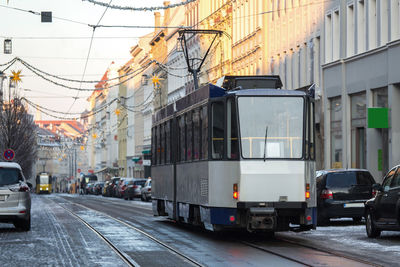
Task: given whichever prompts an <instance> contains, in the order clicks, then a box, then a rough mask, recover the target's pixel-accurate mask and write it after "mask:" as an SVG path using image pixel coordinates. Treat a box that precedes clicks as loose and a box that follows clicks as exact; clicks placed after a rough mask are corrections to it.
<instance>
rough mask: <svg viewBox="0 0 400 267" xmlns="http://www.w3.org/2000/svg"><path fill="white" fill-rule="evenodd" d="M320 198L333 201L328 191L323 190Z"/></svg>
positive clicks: (331, 194)
mask: <svg viewBox="0 0 400 267" xmlns="http://www.w3.org/2000/svg"><path fill="white" fill-rule="evenodd" d="M321 198H322V199H333V193H332V191H331V190H329V189H324V190H322V192H321Z"/></svg>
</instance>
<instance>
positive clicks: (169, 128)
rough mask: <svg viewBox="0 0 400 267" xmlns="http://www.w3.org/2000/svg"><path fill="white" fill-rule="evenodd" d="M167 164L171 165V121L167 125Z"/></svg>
mask: <svg viewBox="0 0 400 267" xmlns="http://www.w3.org/2000/svg"><path fill="white" fill-rule="evenodd" d="M165 163H171V121H167V122H166V123H165Z"/></svg>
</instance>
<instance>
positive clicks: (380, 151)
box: [378, 149, 383, 171]
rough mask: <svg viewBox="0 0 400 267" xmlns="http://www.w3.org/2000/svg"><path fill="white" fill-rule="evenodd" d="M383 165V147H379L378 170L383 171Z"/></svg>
mask: <svg viewBox="0 0 400 267" xmlns="http://www.w3.org/2000/svg"><path fill="white" fill-rule="evenodd" d="M382 165H383V155H382V149H378V171H382V169H383V168H382Z"/></svg>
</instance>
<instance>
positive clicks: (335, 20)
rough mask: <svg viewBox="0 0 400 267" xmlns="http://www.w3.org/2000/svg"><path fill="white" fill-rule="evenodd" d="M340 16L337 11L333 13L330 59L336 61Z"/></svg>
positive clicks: (338, 48)
mask: <svg viewBox="0 0 400 267" xmlns="http://www.w3.org/2000/svg"><path fill="white" fill-rule="evenodd" d="M340 36H341V35H340V16H339V10H336V11H335V12H333V37H332V38H333V40H332V41H333V47H332V59H333V60H337V59H339V57H340Z"/></svg>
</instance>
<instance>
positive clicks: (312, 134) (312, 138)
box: [309, 102, 315, 160]
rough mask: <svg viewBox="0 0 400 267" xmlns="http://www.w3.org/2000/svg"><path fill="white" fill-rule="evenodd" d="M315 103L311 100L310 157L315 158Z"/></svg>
mask: <svg viewBox="0 0 400 267" xmlns="http://www.w3.org/2000/svg"><path fill="white" fill-rule="evenodd" d="M314 116H315V115H314V103H313V102H310V151H309V153H310V159H311V160H314V159H315V123H314V120H315V117H314Z"/></svg>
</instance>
